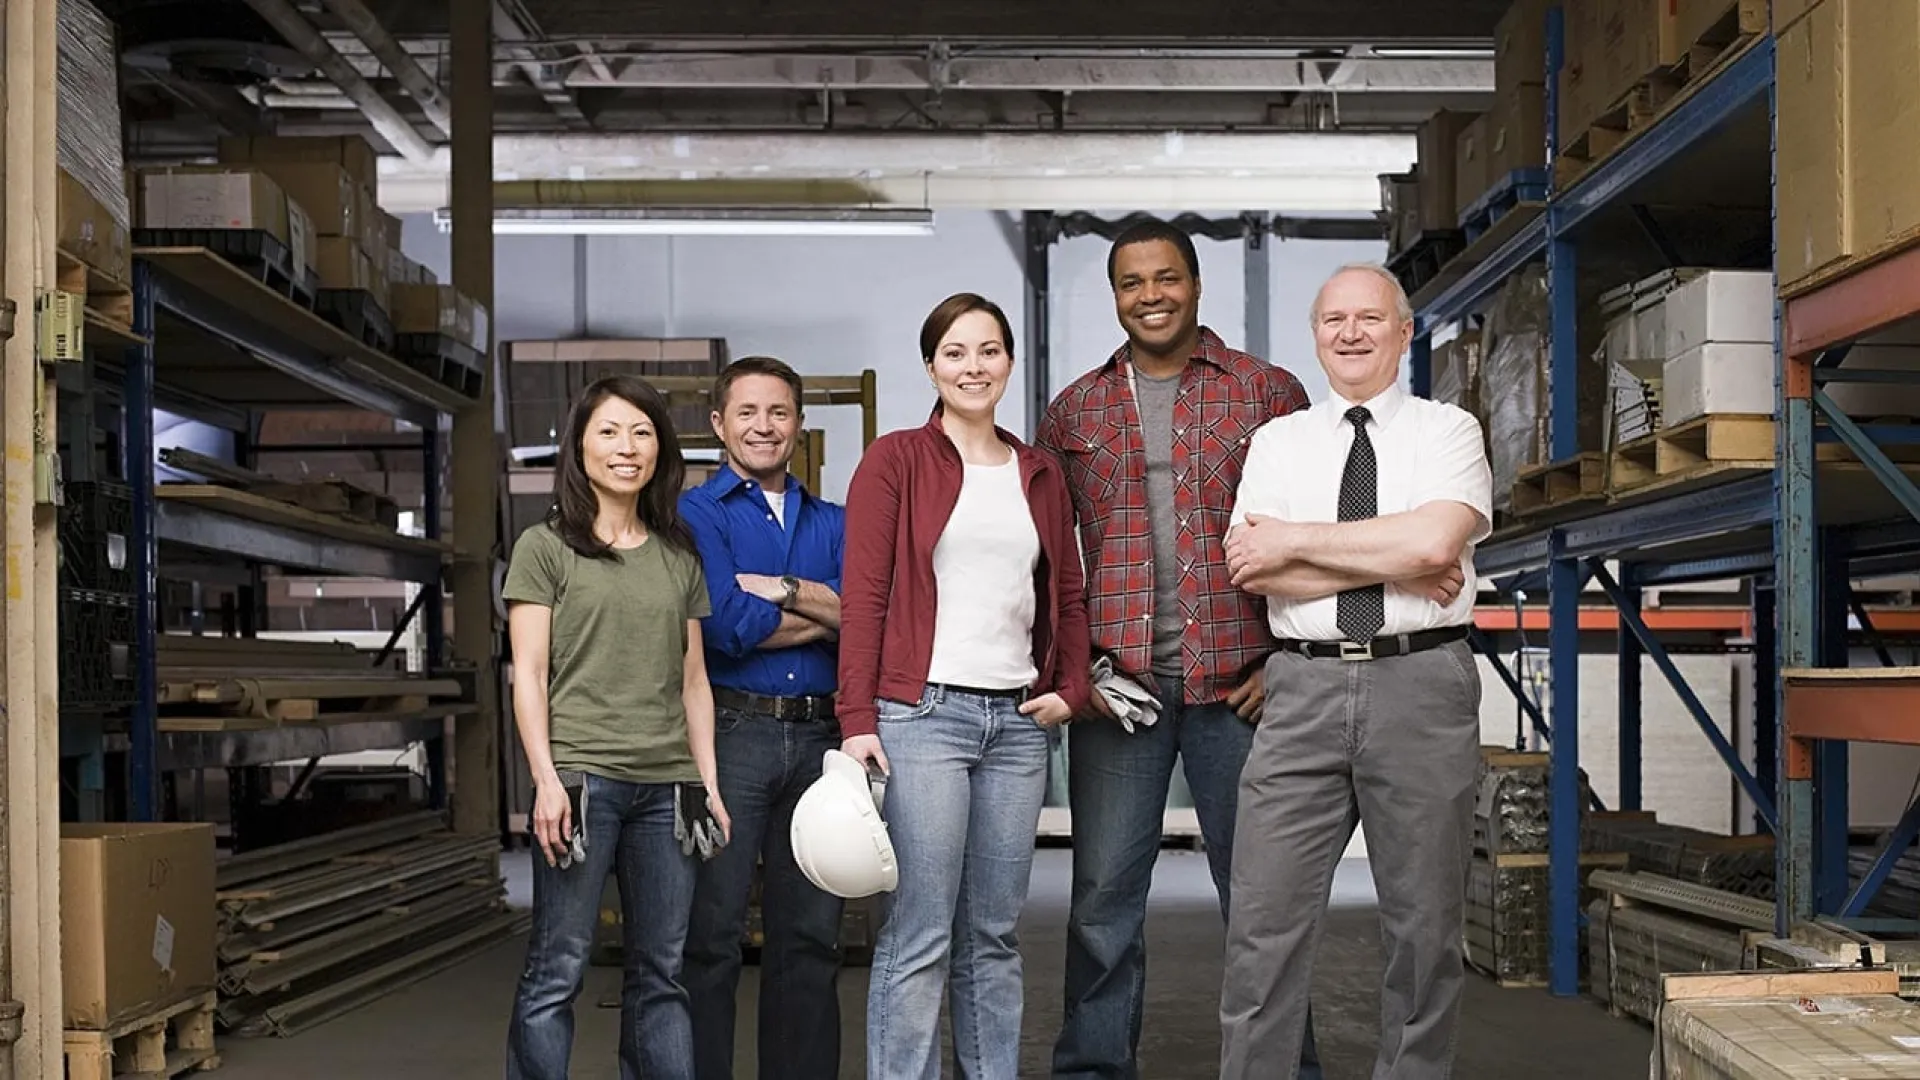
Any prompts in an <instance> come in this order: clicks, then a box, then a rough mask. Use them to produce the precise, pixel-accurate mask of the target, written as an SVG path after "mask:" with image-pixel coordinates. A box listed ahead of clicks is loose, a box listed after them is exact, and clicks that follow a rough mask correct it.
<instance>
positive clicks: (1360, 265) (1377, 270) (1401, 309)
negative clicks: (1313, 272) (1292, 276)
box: [1307, 262, 1413, 325]
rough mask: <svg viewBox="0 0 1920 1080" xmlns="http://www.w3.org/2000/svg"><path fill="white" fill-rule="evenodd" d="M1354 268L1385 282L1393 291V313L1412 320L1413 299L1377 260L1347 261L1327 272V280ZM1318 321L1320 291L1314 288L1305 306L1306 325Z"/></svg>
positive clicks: (1403, 319) (1324, 282)
mask: <svg viewBox="0 0 1920 1080" xmlns="http://www.w3.org/2000/svg"><path fill="white" fill-rule="evenodd" d="M1356 270H1357V271H1360V272H1362V273H1367V274H1372V275H1373V276H1374V277H1377V278H1379V279H1380V280H1382V281H1384V282H1386V283H1387V287H1388V288H1389V289H1391V290H1392V292H1393V307H1394V312H1395V314H1397V315H1399V316H1400V321H1401V322H1412V321H1413V301H1411V300H1408V299H1407V288H1406V286H1404V285H1402V284H1400V279H1399V278H1397V277H1395V276H1394V274H1393V271H1391V270H1389V269H1387V268H1386V267H1385V266H1382V265H1381V264H1379V263H1377V262H1350V263H1347V264H1346V265H1345V266H1342V267H1340V268H1339V269H1338V270H1335V271H1334V272H1333V273H1331V274H1328V275H1327V281H1332V280H1333V279H1334V278H1337V277H1339V276H1340V275H1341V274H1345V273H1350V272H1353V271H1356ZM1326 284H1327V282H1326V281H1323V282H1321V283H1320V288H1322V289H1324V288H1326ZM1319 321H1320V293H1319V291H1318V290H1316V291H1315V292H1314V294H1313V303H1312V304H1311V305H1310V306H1309V307H1308V308H1307V323H1308V325H1312V324H1314V323H1317V322H1319Z"/></svg>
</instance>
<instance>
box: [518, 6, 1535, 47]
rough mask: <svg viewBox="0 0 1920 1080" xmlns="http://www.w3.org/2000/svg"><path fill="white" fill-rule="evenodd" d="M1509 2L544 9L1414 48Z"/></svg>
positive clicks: (970, 34) (821, 33)
mask: <svg viewBox="0 0 1920 1080" xmlns="http://www.w3.org/2000/svg"><path fill="white" fill-rule="evenodd" d="M1509 3H1510V0H1426V2H1423V3H1409V2H1407V0H1188V2H1187V3H1183V4H1129V5H1118V4H1113V3H1109V2H1108V0H1054V2H1052V3H1048V4H1033V3H1024V2H1021V0H919V2H917V3H904V4H903V3H899V2H898V0H784V2H783V3H779V4H769V3H767V2H766V0H701V2H700V3H687V2H686V0H567V2H566V3H556V4H552V5H551V10H543V11H542V12H541V13H540V15H541V23H542V25H543V26H544V27H545V29H546V31H547V33H548V34H549V35H550V36H551V37H552V39H553V40H556V41H560V40H566V39H572V38H583V39H596V40H605V39H607V38H615V37H644V38H648V39H652V40H660V39H669V38H736V39H737V38H739V37H741V36H743V35H751V36H753V37H763V38H765V37H783V38H805V39H811V40H826V39H835V38H838V39H855V38H857V39H866V40H872V39H875V38H949V39H955V40H961V39H971V40H977V39H993V38H999V39H1021V40H1027V41H1045V40H1049V39H1052V40H1060V39H1072V40H1082V41H1084V40H1094V39H1102V38H1105V39H1127V40H1131V41H1138V42H1143V43H1148V44H1154V43H1158V44H1165V43H1166V42H1169V41H1182V40H1189V41H1190V40H1200V39H1213V40H1232V41H1254V40H1275V39H1279V40H1286V39H1292V40H1298V39H1299V38H1300V37H1301V35H1302V33H1303V32H1304V33H1306V34H1308V35H1310V36H1312V37H1313V38H1315V39H1317V40H1320V41H1334V42H1342V43H1347V42H1355V41H1381V40H1392V41H1417V40H1459V39H1461V38H1481V39H1490V38H1491V37H1492V35H1493V27H1494V23H1495V22H1496V21H1498V20H1499V18H1500V16H1501V15H1503V14H1505V12H1506V9H1507V7H1508V5H1509Z"/></svg>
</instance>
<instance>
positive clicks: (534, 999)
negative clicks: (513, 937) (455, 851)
mask: <svg viewBox="0 0 1920 1080" xmlns="http://www.w3.org/2000/svg"><path fill="white" fill-rule="evenodd" d="M673 788H674V785H672V784H630V783H625V782H623V781H619V780H609V779H606V778H605V777H600V776H593V775H588V777H587V812H586V814H585V817H586V820H585V821H577V822H575V823H574V827H575V828H577V829H584V830H585V831H586V836H587V853H586V858H585V859H584V860H582V861H581V862H578V863H575V864H573V865H572V866H571V867H569V868H567V869H565V870H562V869H560V868H558V867H553V866H548V865H547V860H546V857H545V856H544V855H542V854H541V853H540V847H539V845H538V844H535V845H534V849H533V934H532V936H531V937H530V938H529V939H528V941H527V966H526V968H525V969H524V970H522V971H521V973H520V987H519V990H518V992H517V993H516V994H515V995H514V1000H513V1024H512V1027H511V1028H510V1029H509V1032H508V1037H507V1077H508V1080H564V1078H565V1077H566V1076H568V1075H569V1073H568V1059H569V1058H570V1057H571V1055H572V1052H573V1004H574V1001H575V999H577V998H578V997H579V996H580V983H581V980H582V978H583V977H584V975H585V973H586V969H587V951H588V949H589V948H590V947H591V946H592V944H593V928H594V925H595V924H596V923H597V922H598V921H599V919H600V894H601V890H602V887H603V886H604V885H605V884H606V880H607V874H608V872H609V871H612V872H614V873H617V874H618V875H619V882H620V909H621V910H620V922H621V927H622V929H623V931H624V933H625V938H626V940H625V942H624V943H623V944H624V952H625V962H626V977H625V979H624V981H623V982H622V984H621V987H620V1076H621V1080H639V1078H640V1077H642V1076H644V1077H646V1080H693V1028H692V1025H691V1023H690V1022H689V1020H688V1018H687V992H686V991H685V990H684V989H682V988H681V986H680V981H679V979H680V954H681V950H682V949H683V948H684V947H685V944H686V938H687V916H688V913H689V912H690V911H691V910H692V908H693V881H694V861H693V859H692V858H691V857H689V856H687V855H684V854H682V853H681V851H680V842H679V841H678V840H675V839H674V838H673V816H674V815H673ZM594 1052H595V1053H596V1054H597V1053H604V1050H603V1049H601V1048H595V1049H594Z"/></svg>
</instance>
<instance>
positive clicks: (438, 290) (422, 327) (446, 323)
mask: <svg viewBox="0 0 1920 1080" xmlns="http://www.w3.org/2000/svg"><path fill="white" fill-rule="evenodd" d="M392 292H393V307H392V316H393V329H394V331H395V332H396V333H401V334H444V335H446V336H447V337H450V338H453V339H454V340H456V341H459V342H461V343H462V344H465V345H471V346H473V347H474V348H476V349H484V348H485V346H484V345H475V344H474V341H475V338H476V336H477V335H476V333H475V331H476V313H477V310H478V309H476V306H475V305H474V303H473V301H471V300H469V299H467V298H466V297H464V296H461V295H460V294H459V293H458V292H457V291H455V290H454V288H453V286H451V285H400V286H395V287H394V288H393V290H392ZM485 325H486V324H485V322H484V319H482V320H481V321H479V323H478V326H479V327H484V326H485Z"/></svg>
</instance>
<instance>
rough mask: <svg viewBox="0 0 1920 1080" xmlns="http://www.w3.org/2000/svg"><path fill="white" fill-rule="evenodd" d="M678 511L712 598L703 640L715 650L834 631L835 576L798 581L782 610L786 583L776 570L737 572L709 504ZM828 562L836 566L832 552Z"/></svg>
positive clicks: (744, 651) (722, 526)
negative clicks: (790, 604)
mask: <svg viewBox="0 0 1920 1080" xmlns="http://www.w3.org/2000/svg"><path fill="white" fill-rule="evenodd" d="M681 516H682V517H683V518H684V519H685V520H686V523H687V527H688V529H690V530H691V531H692V532H693V536H694V543H695V546H696V547H697V548H698V549H699V551H700V562H701V567H702V569H703V570H704V571H705V572H706V577H707V589H708V593H709V595H710V597H711V599H712V602H713V614H712V615H710V616H708V617H707V619H706V624H705V625H706V635H707V641H708V643H709V644H711V645H712V646H713V647H714V648H715V649H717V650H718V651H719V652H720V653H722V654H724V655H726V656H731V657H734V658H735V659H739V658H743V657H746V656H748V655H750V654H752V653H753V652H754V651H756V650H760V649H787V648H792V647H793V646H796V645H805V644H808V643H810V642H815V641H827V640H831V639H833V638H835V637H837V636H838V635H839V633H840V582H839V581H838V580H833V581H805V580H802V581H801V582H800V589H799V592H798V594H797V595H796V596H795V597H794V602H793V607H792V608H791V609H789V610H784V611H783V610H781V608H780V602H781V601H782V600H783V599H785V597H786V591H787V590H786V586H785V585H783V584H781V581H780V578H779V576H778V575H774V574H749V573H743V572H741V570H740V568H739V562H738V560H737V559H736V558H735V556H734V552H733V545H732V543H731V542H730V540H729V538H728V535H727V524H726V522H725V521H724V520H723V519H722V518H721V517H720V516H719V515H718V514H716V513H715V512H714V511H713V509H712V508H710V507H709V506H707V505H705V504H700V503H696V502H694V501H692V500H683V501H682V503H681ZM832 561H833V563H834V565H836V566H837V565H839V562H840V553H839V552H838V551H835V552H834V553H833V560H832Z"/></svg>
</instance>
